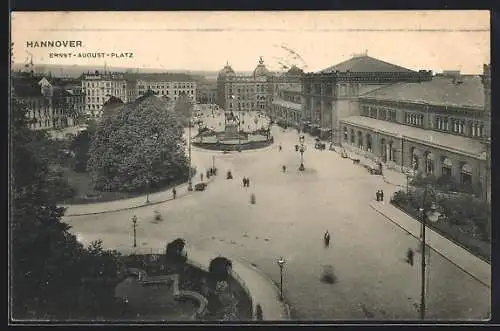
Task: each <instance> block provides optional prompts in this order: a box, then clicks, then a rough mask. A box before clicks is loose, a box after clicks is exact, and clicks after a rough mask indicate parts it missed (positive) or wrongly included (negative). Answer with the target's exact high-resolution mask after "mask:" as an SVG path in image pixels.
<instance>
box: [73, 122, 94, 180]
mask: <svg viewBox="0 0 500 331" xmlns="http://www.w3.org/2000/svg"><path fill="white" fill-rule="evenodd" d="M96 131H97V125H96V123H95V121H89V123H88V126H87V130H84V131H81V132H79V133H78V134H77V135H76V137H75V138H74V139H73V140H72V141H71V144H70V147H69V148H70V150H71V151H72V152H73V153H74V157H73V164H72V166H73V169H74V170H75V171H76V172H85V171H86V170H87V162H88V160H89V150H90V144H91V141H92V138H93V137H94V136H95V133H96Z"/></svg>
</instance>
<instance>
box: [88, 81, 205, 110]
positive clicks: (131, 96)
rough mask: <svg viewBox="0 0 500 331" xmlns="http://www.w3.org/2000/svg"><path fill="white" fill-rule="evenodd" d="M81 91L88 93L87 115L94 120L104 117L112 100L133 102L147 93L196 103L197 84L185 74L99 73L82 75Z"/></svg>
mask: <svg viewBox="0 0 500 331" xmlns="http://www.w3.org/2000/svg"><path fill="white" fill-rule="evenodd" d="M82 87H83V88H84V89H85V91H86V93H87V98H86V111H87V112H88V113H90V114H91V115H92V116H93V117H100V116H101V115H102V107H103V105H104V104H105V103H106V101H108V100H109V98H110V97H115V98H118V99H120V100H122V101H123V102H124V103H127V102H132V101H134V100H136V99H137V98H138V97H140V96H141V95H144V94H145V93H146V91H148V90H149V91H153V92H154V93H155V94H158V95H161V96H166V97H168V98H170V99H172V100H177V98H178V97H179V95H182V94H185V95H188V96H189V97H190V98H191V99H193V100H194V98H195V96H196V82H195V80H194V79H193V78H192V77H191V76H189V75H186V74H172V73H150V74H147V73H107V72H105V73H100V72H98V71H96V72H95V73H93V74H90V73H87V74H84V75H82Z"/></svg>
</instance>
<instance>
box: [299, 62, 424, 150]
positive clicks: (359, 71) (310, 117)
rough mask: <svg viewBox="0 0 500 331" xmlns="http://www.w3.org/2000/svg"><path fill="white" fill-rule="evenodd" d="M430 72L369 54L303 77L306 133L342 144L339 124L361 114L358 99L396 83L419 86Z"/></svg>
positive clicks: (303, 106)
mask: <svg viewBox="0 0 500 331" xmlns="http://www.w3.org/2000/svg"><path fill="white" fill-rule="evenodd" d="M431 78H432V72H430V71H424V70H421V71H418V72H417V71H413V70H410V69H406V68H403V67H400V66H397V65H393V64H390V63H387V62H384V61H381V60H378V59H375V58H372V57H369V56H368V55H367V54H366V53H365V54H359V55H355V56H353V57H352V58H351V59H349V60H347V61H344V62H342V63H339V64H337V65H334V66H332V67H329V68H327V69H324V70H322V71H320V72H318V73H307V74H305V75H303V76H302V95H303V98H302V111H303V114H302V121H303V126H305V129H306V131H308V130H310V131H311V133H313V134H314V135H318V136H320V137H322V138H327V137H330V138H331V139H332V142H336V143H338V142H339V140H338V139H339V134H338V132H339V120H340V119H342V118H345V117H348V116H351V115H356V114H359V113H358V112H359V106H358V97H359V95H360V94H363V93H365V92H367V91H370V90H373V89H377V88H379V87H381V86H385V85H390V84H394V83H397V82H420V81H427V80H430V79H431Z"/></svg>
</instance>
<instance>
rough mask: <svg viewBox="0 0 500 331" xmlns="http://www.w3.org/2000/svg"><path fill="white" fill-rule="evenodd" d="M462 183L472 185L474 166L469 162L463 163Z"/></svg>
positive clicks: (461, 169)
mask: <svg viewBox="0 0 500 331" xmlns="http://www.w3.org/2000/svg"><path fill="white" fill-rule="evenodd" d="M460 183H462V184H463V185H468V186H471V185H472V167H471V166H470V164H468V163H463V164H462V166H461V167H460Z"/></svg>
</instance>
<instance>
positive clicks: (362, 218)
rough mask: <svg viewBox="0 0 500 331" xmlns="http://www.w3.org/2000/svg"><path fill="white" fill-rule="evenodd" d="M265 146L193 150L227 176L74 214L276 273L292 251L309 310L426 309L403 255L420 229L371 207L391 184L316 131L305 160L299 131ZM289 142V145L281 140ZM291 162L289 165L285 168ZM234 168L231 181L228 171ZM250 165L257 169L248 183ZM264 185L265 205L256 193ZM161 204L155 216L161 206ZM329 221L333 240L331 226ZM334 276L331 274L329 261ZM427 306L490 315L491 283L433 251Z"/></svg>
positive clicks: (297, 294) (89, 231)
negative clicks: (143, 200) (184, 191)
mask: <svg viewBox="0 0 500 331" xmlns="http://www.w3.org/2000/svg"><path fill="white" fill-rule="evenodd" d="M272 134H273V135H274V137H275V144H274V145H273V146H271V147H269V148H267V149H264V150H259V151H249V152H242V153H237V152H235V153H230V154H222V153H220V152H207V151H198V150H193V154H196V155H197V157H198V158H199V164H200V165H204V166H206V167H209V166H210V165H211V162H212V156H215V158H216V159H215V162H216V166H217V167H218V168H219V171H220V175H219V176H218V177H217V178H216V180H215V181H214V182H213V183H211V184H210V185H209V186H208V188H207V190H206V191H205V192H195V193H194V194H192V195H188V196H186V197H184V198H182V199H178V200H176V201H173V202H168V203H164V204H159V205H155V206H148V207H144V208H139V209H135V210H129V211H120V212H115V213H107V214H102V215H89V216H77V217H68V218H66V219H65V220H66V221H67V222H68V223H70V224H71V225H72V226H73V231H75V232H76V233H78V234H79V235H80V236H82V237H84V238H102V239H103V240H104V241H113V242H122V243H123V244H124V245H131V243H132V226H131V225H132V223H131V218H132V216H133V215H134V214H135V215H137V217H138V219H139V228H138V242H140V245H143V243H144V245H145V246H146V247H147V243H148V241H153V240H161V241H165V242H166V241H168V240H172V239H175V238H177V237H182V238H185V239H186V240H187V241H188V242H191V243H193V245H196V247H198V248H199V249H201V250H203V249H206V250H208V251H211V252H215V253H217V254H221V255H227V256H235V257H238V258H241V259H244V260H247V261H249V263H252V264H253V265H254V266H256V267H257V268H259V269H260V270H262V271H263V272H265V273H266V274H267V275H269V276H270V277H271V278H272V279H273V280H274V281H275V282H276V283H279V281H280V271H279V267H278V265H277V264H276V260H277V259H278V258H279V257H280V256H283V257H284V258H285V260H286V261H287V262H286V264H285V267H284V291H285V297H286V298H287V300H288V302H289V303H290V305H291V306H292V308H293V311H294V312H296V316H295V318H299V319H303V320H335V319H397V320H405V319H417V318H418V316H419V314H418V311H417V308H418V304H419V298H420V269H419V262H418V260H419V256H418V254H417V256H416V261H415V265H414V266H413V267H412V266H410V265H408V264H407V263H405V262H404V258H405V253H406V251H407V249H408V248H409V247H412V248H417V246H418V240H417V239H416V238H414V237H413V236H411V235H408V233H407V232H406V231H405V230H403V229H401V228H400V227H399V226H397V225H395V224H394V223H392V222H390V221H388V220H387V219H386V218H385V217H384V216H382V215H380V214H379V213H377V212H376V211H375V210H373V209H372V208H371V207H370V203H371V202H372V201H373V199H374V193H375V191H376V190H377V189H379V188H385V189H388V190H389V189H390V187H393V186H390V184H387V183H386V182H384V181H383V179H382V178H381V176H373V175H370V174H368V172H367V171H366V170H365V169H364V168H363V167H362V166H359V165H354V164H353V162H352V161H351V160H348V159H342V158H341V157H340V156H339V154H338V153H336V152H333V151H328V150H326V151H318V150H315V149H314V148H313V138H311V137H307V144H308V149H307V151H306V152H305V154H304V161H305V166H306V171H304V172H299V171H298V165H299V159H300V156H299V155H298V154H297V152H295V149H294V145H295V144H296V143H297V139H298V134H297V132H296V131H294V130H288V131H287V132H283V131H282V130H281V129H279V128H276V127H274V128H273V131H272ZM278 144H281V145H282V146H283V150H282V151H281V152H280V151H279V150H278V147H277V145H278ZM283 165H285V166H286V167H287V171H286V173H283V172H282V171H281V168H282V166H283ZM227 170H231V171H232V172H233V175H234V179H233V180H226V179H225V178H224V174H225V172H226V171H227ZM243 176H246V177H249V178H250V187H249V188H244V187H243V185H242V182H241V179H242V177H243ZM252 193H253V194H255V196H256V204H250V195H251V194H252ZM155 210H158V211H160V212H161V213H162V215H163V221H162V222H154V221H153V215H154V211H155ZM327 229H328V230H329V232H330V234H331V236H332V240H331V243H330V247H329V248H328V249H325V248H324V247H323V241H322V236H323V233H324V232H325V230H327ZM330 266H331V269H332V270H333V273H334V276H335V278H336V282H335V283H334V284H325V283H323V282H321V280H320V279H321V276H322V273H323V270H324V269H325V268H327V269H328V268H330ZM427 270H428V276H427V277H428V282H427V284H428V288H427V317H428V318H429V319H433V320H436V319H438V320H478V319H485V318H488V317H489V315H488V313H489V311H490V294H491V291H490V289H489V288H488V287H487V286H484V285H483V284H481V283H480V282H478V281H477V280H475V279H474V278H473V277H471V276H470V275H469V274H467V273H465V272H463V271H462V270H461V269H460V268H457V267H456V265H454V264H453V263H452V262H450V261H448V260H447V259H445V258H443V256H441V255H439V254H437V253H435V252H432V251H431V252H430V256H429V259H428V269H427Z"/></svg>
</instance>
